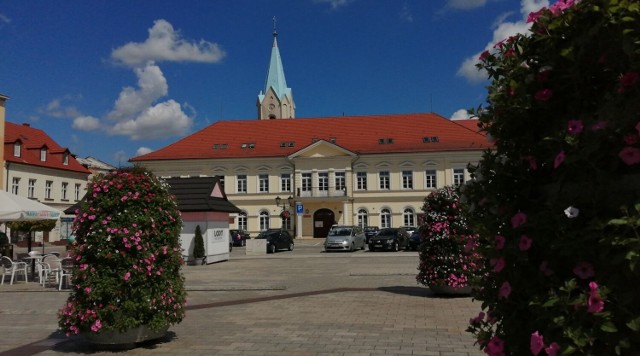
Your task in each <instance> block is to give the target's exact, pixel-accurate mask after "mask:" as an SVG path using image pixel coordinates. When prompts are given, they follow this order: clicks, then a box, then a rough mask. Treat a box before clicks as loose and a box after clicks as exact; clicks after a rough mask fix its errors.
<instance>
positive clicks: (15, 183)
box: [11, 177, 20, 195]
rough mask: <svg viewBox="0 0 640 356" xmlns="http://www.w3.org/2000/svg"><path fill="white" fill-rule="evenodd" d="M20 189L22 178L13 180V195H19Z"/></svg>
mask: <svg viewBox="0 0 640 356" xmlns="http://www.w3.org/2000/svg"><path fill="white" fill-rule="evenodd" d="M18 187H20V178H17V177H13V179H12V180H11V193H13V194H15V195H18Z"/></svg>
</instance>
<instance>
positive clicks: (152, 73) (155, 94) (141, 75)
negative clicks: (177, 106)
mask: <svg viewBox="0 0 640 356" xmlns="http://www.w3.org/2000/svg"><path fill="white" fill-rule="evenodd" d="M134 72H135V74H136V76H137V77H138V89H134V88H132V87H125V88H123V89H122V91H121V92H120V95H119V96H118V99H117V100H116V102H115V104H114V108H113V111H111V112H110V113H109V119H111V120H115V121H124V120H129V119H131V117H132V116H134V115H136V114H138V113H140V112H142V111H144V110H145V109H147V108H148V107H149V106H151V104H152V103H153V102H154V101H156V100H157V99H159V98H161V97H163V96H165V95H167V93H168V92H169V86H168V85H167V80H166V79H165V78H164V75H163V74H162V71H161V70H160V67H158V66H157V65H155V64H154V63H152V62H149V63H147V65H146V67H144V68H135V69H134Z"/></svg>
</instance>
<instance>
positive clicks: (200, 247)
mask: <svg viewBox="0 0 640 356" xmlns="http://www.w3.org/2000/svg"><path fill="white" fill-rule="evenodd" d="M204 254H205V251H204V239H203V238H202V231H201V230H200V225H197V226H196V232H195V236H194V237H193V258H203V257H204Z"/></svg>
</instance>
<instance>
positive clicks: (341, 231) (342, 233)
mask: <svg viewBox="0 0 640 356" xmlns="http://www.w3.org/2000/svg"><path fill="white" fill-rule="evenodd" d="M349 235H351V230H349V229H334V230H331V232H329V236H349Z"/></svg>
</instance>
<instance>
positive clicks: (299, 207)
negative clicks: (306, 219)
mask: <svg viewBox="0 0 640 356" xmlns="http://www.w3.org/2000/svg"><path fill="white" fill-rule="evenodd" d="M303 212H304V206H303V205H302V203H296V213H298V214H302V213H303Z"/></svg>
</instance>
